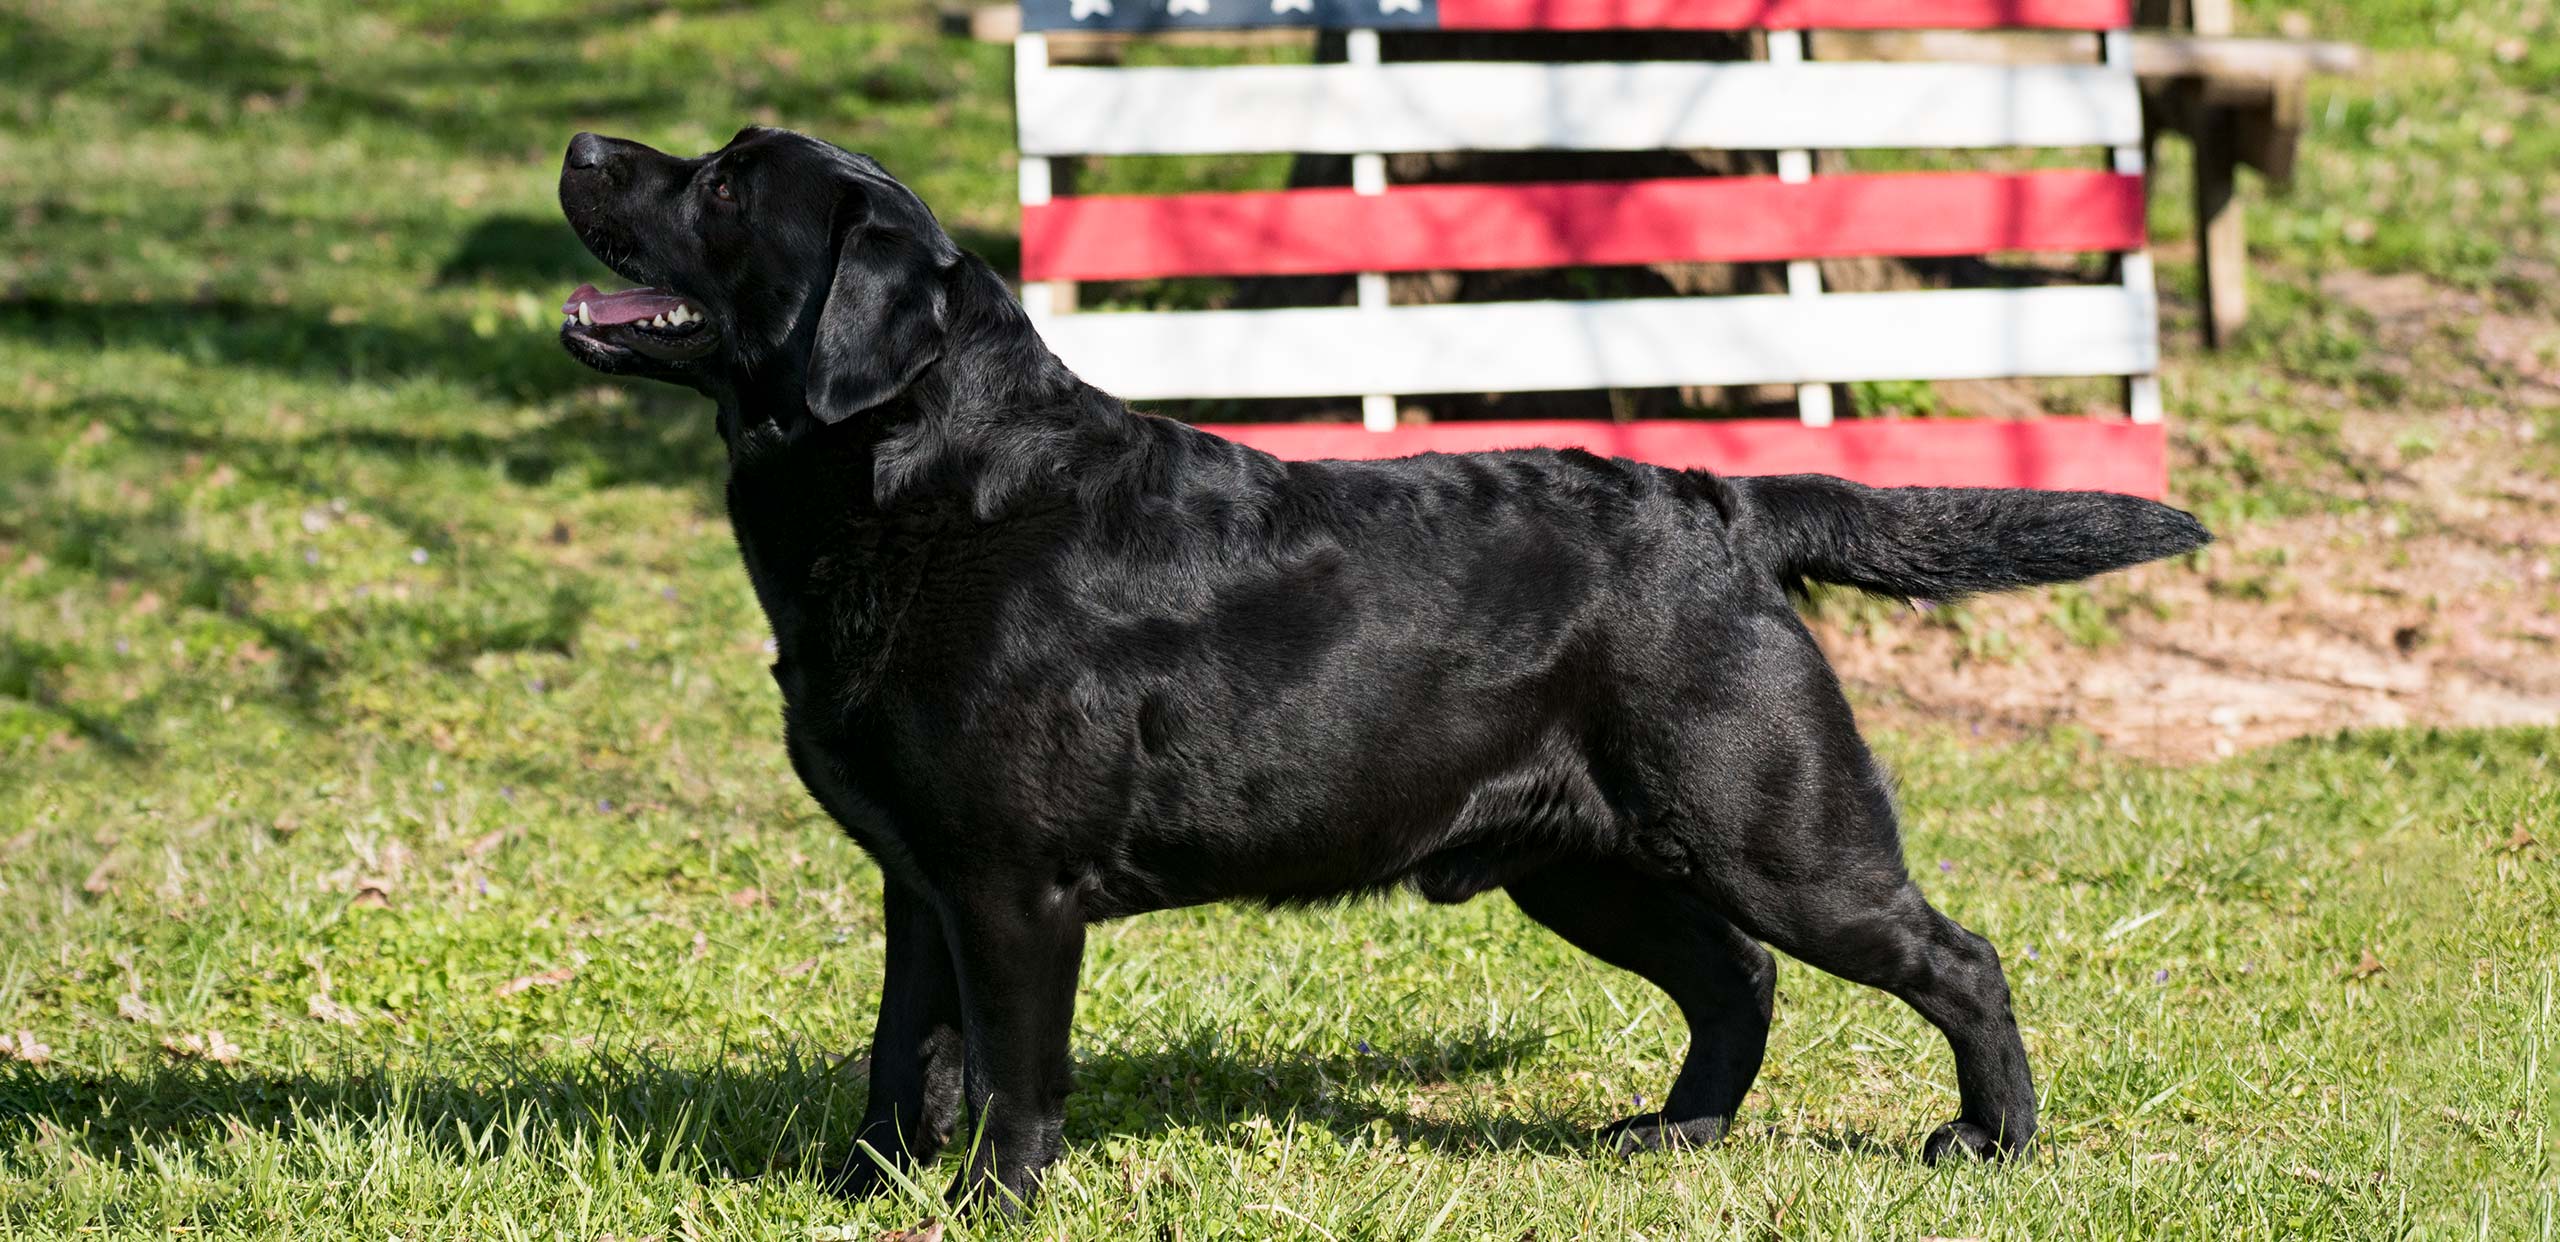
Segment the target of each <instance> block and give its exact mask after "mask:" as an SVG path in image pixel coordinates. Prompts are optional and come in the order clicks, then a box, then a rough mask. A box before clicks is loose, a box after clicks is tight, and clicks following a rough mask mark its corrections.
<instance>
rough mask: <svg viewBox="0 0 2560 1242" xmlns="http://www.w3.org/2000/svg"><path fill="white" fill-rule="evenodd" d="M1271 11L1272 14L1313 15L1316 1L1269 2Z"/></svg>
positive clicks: (1290, 0)
mask: <svg viewBox="0 0 2560 1242" xmlns="http://www.w3.org/2000/svg"><path fill="white" fill-rule="evenodd" d="M1271 11H1272V12H1274V13H1313V12H1315V11H1316V0H1271Z"/></svg>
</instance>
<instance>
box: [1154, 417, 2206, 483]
mask: <svg viewBox="0 0 2560 1242" xmlns="http://www.w3.org/2000/svg"><path fill="white" fill-rule="evenodd" d="M1203 429H1204V430H1207V431H1211V432H1215V433H1217V434H1218V435H1221V436H1225V437H1227V438H1229V439H1232V440H1236V441H1238V442H1240V443H1244V444H1250V445H1252V446H1253V447H1255V448H1258V449H1261V450H1263V451H1264V452H1268V453H1273V454H1277V455H1279V456H1281V457H1287V458H1292V459H1296V460H1315V459H1324V458H1354V459H1374V458H1385V457H1405V456H1410V455H1412V454H1414V453H1473V452H1483V451H1487V450H1492V449H1504V448H1526V447H1533V446H1547V447H1554V448H1579V449H1586V450H1588V451H1590V452H1594V453H1599V454H1601V455H1603V456H1607V457H1629V458H1634V459H1636V460H1638V461H1649V462H1653V463H1655V464H1656V465H1663V466H1672V467H1677V468H1681V469H1698V470H1714V471H1717V472H1719V473H1723V474H1834V475H1839V476H1840V477H1842V478H1847V479H1856V480H1858V481H1859V482H1861V483H1870V484H1874V485H1876V486H1878V487H1912V486H1935V487H2042V488H2058V489H2086V490H2093V491H2110V492H2126V493H2129V494H2132V495H2135V496H2147V497H2151V498H2154V499H2157V498H2159V497H2160V496H2161V495H2162V494H2163V493H2164V492H2165V491H2166V490H2167V482H2168V448H2167V438H2166V436H2165V435H2164V434H2163V431H2162V428H2161V427H2160V425H2159V424H2157V423H2151V424H2137V423H2129V422H2125V421H2124V420H2122V419H2098V418H2044V419H2035V420H2032V421H2026V422H2000V421H1994V420H1989V419H1909V420H1876V419H1861V420H1856V421H1852V422H1847V423H1841V424H1839V425H1837V426H1832V427H1806V426H1804V425H1802V424H1800V423H1793V422H1786V421H1782V420H1779V419H1757V418H1755V419H1733V420H1710V419H1679V420H1670V419H1660V420H1651V421H1638V422H1631V423H1604V422H1599V421H1596V420H1595V421H1571V422H1568V421H1553V422H1453V423H1430V424H1421V425H1414V426H1405V427H1399V428H1397V429H1395V430H1394V431H1391V432H1385V433H1378V432H1370V431H1363V430H1361V429H1360V427H1359V426H1358V425H1357V424H1353V423H1262V424H1233V423H1220V424H1210V425H1207V426H1205V427H1204V428H1203Z"/></svg>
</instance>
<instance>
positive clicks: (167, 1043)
mask: <svg viewBox="0 0 2560 1242" xmlns="http://www.w3.org/2000/svg"><path fill="white" fill-rule="evenodd" d="M160 1050H161V1051H163V1052H166V1053H168V1054H169V1055H170V1056H173V1057H176V1058H178V1059H179V1060H181V1061H198V1060H201V1061H211V1062H212V1063H214V1064H216V1065H238V1064H239V1063H240V1045H238V1044H235V1043H232V1042H231V1041H230V1040H228V1039H225V1038H223V1035H222V1032H220V1031H210V1030H209V1031H206V1032H205V1033H204V1034H202V1035H171V1036H169V1037H168V1038H166V1039H163V1040H161V1041H160Z"/></svg>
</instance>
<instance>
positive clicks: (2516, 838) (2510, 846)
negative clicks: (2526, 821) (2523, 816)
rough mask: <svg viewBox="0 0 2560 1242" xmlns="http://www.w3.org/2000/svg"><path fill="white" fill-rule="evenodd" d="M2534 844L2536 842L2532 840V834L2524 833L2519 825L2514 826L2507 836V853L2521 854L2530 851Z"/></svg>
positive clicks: (2521, 825) (2523, 828)
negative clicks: (2514, 828) (2513, 829)
mask: <svg viewBox="0 0 2560 1242" xmlns="http://www.w3.org/2000/svg"><path fill="white" fill-rule="evenodd" d="M2536 844H2538V842H2536V841H2535V840H2534V836H2533V834H2532V833H2530V832H2527V831H2525V827H2524V825H2523V824H2521V823H2519V824H2517V825H2516V830H2515V831H2514V832H2511V833H2508V834H2507V852H2508V853H2510V854H2521V853H2523V852H2525V851H2526V850H2529V849H2532V848H2533V847H2534V846H2535V845H2536Z"/></svg>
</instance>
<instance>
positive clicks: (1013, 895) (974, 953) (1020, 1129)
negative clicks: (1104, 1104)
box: [943, 877, 1084, 1216]
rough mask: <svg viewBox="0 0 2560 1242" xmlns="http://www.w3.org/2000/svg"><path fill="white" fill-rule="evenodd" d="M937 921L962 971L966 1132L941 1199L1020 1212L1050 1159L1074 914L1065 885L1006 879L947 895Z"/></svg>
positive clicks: (1080, 948)
mask: <svg viewBox="0 0 2560 1242" xmlns="http://www.w3.org/2000/svg"><path fill="white" fill-rule="evenodd" d="M943 915H944V924H943V931H944V934H945V935H946V936H948V937H949V938H950V940H951V947H952V951H953V956H954V958H955V959H956V960H957V961H958V962H959V964H960V1007H961V1013H962V1015H963V1016H964V1019H965V1024H966V1025H965V1030H966V1032H967V1034H966V1043H967V1048H968V1061H967V1063H968V1072H967V1074H966V1076H965V1081H964V1086H963V1090H964V1093H965V1094H966V1096H967V1098H968V1101H969V1114H970V1122H971V1125H972V1127H973V1133H971V1134H968V1135H965V1136H964V1138H966V1139H967V1140H968V1141H970V1142H971V1144H972V1145H971V1147H970V1151H969V1162H968V1165H967V1167H965V1168H964V1169H962V1170H961V1173H960V1176H959V1178H958V1180H956V1181H954V1182H953V1183H952V1185H951V1201H952V1202H953V1203H955V1204H967V1205H970V1206H972V1207H985V1208H991V1209H993V1210H995V1211H997V1212H999V1213H1002V1214H1004V1215H1007V1216H1014V1215H1019V1214H1020V1213H1021V1212H1022V1211H1023V1210H1024V1209H1026V1208H1028V1207H1029V1206H1030V1204H1031V1199H1032V1196H1033V1195H1034V1194H1035V1193H1037V1191H1038V1190H1039V1188H1040V1175H1041V1172H1042V1171H1043V1170H1045V1169H1046V1168H1047V1167H1048V1166H1049V1162H1050V1161H1052V1160H1055V1159H1057V1158H1058V1147H1059V1133H1060V1130H1061V1128H1062V1126H1063V1124H1064V1121H1065V1110H1066V1099H1067V1088H1068V1080H1069V1074H1070V1066H1069V1064H1068V1056H1067V1035H1068V1028H1069V1027H1070V1026H1071V1025H1072V1024H1073V1022H1074V1019H1075V1008H1076V972H1077V970H1078V968H1079V967H1080V966H1081V965H1082V964H1083V960H1084V916H1083V911H1082V908H1081V905H1080V903H1079V902H1078V900H1077V897H1076V894H1075V893H1074V891H1073V890H1071V889H1069V888H1066V887H1064V886H1061V885H1058V884H1055V883H1052V882H1049V881H1047V880H1045V879H1043V880H1038V881H1032V880H1028V879H1014V878H1010V877H1009V878H1007V879H1004V880H996V881H993V882H987V883H981V884H978V885H975V886H972V887H970V888H967V889H964V890H961V891H956V892H954V893H953V894H952V895H951V897H950V899H949V900H948V901H946V902H945V905H944V910H943Z"/></svg>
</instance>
